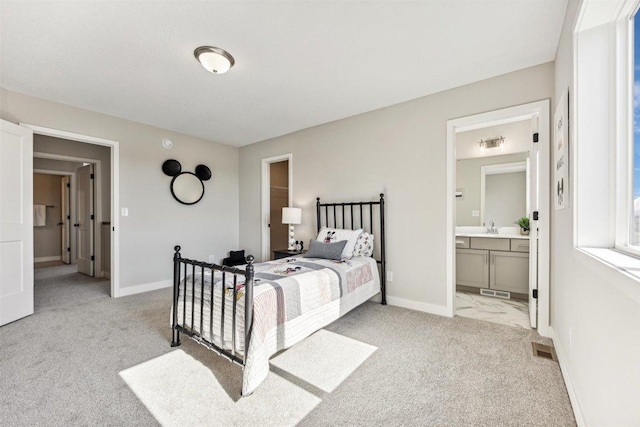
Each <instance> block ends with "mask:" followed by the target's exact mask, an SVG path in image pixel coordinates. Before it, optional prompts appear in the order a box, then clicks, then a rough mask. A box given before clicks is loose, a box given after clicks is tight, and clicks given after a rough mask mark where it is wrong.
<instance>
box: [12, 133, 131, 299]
mask: <svg viewBox="0 0 640 427" xmlns="http://www.w3.org/2000/svg"><path fill="white" fill-rule="evenodd" d="M20 126H24V127H26V128H28V129H31V130H32V131H33V133H34V134H37V135H45V136H52V137H55V138H60V139H69V140H71V141H78V142H84V143H87V144H93V145H102V146H105V147H109V148H110V149H111V150H110V151H111V269H110V273H109V277H110V281H111V297H112V298H117V297H118V296H120V217H119V215H118V213H119V212H120V143H119V142H118V141H113V140H110V139H104V138H98V137H95V136H89V135H82V134H79V133H73V132H67V131H63V130H58V129H53V128H48V127H43V126H38V125H33V124H28V123H20ZM38 154H39V155H42V156H48V157H44V158H49V159H54V160H55V159H57V160H69V159H72V161H82V162H87V163H96V171H95V175H96V177H97V178H98V179H100V168H99V166H98V165H99V163H100V162H99V161H98V160H95V159H82V158H79V157H72V156H64V155H57V154H50V153H38ZM34 156H35V153H34ZM75 159H80V160H75ZM95 184H96V187H97V190H96V210H97V212H96V214H97V215H96V218H97V221H96V223H98V224H102V209H101V208H102V200H101V196H102V189H101V188H100V187H101V186H100V185H99V181H96V182H95ZM96 228H97V229H100V228H99V227H96ZM95 234H96V236H97V238H98V240H96V241H95V244H96V250H100V251H102V247H101V244H100V245H99V243H101V234H102V233H99V232H96V233H95ZM96 258H97V259H96V269H97V266H98V265H99V266H100V269H99V272H100V274H102V259H100V258H101V257H100V258H99V257H98V256H97V252H96Z"/></svg>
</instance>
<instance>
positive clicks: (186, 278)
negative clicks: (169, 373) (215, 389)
mask: <svg viewBox="0 0 640 427" xmlns="http://www.w3.org/2000/svg"><path fill="white" fill-rule="evenodd" d="M174 249H175V253H174V255H173V315H172V320H171V329H172V341H171V347H176V346H179V345H180V333H183V334H185V335H187V336H188V337H190V338H191V339H193V340H195V341H196V342H198V343H200V344H202V345H204V346H205V347H208V348H210V349H212V350H214V351H216V352H217V353H218V354H220V355H222V356H225V357H227V358H228V359H229V360H231V361H233V362H236V363H238V364H240V365H242V366H244V365H245V363H246V354H247V351H248V349H249V344H250V341H251V330H252V327H253V275H254V267H253V261H254V257H253V256H252V255H249V256H248V257H247V267H246V269H244V270H242V269H239V268H235V267H226V266H220V265H216V264H210V263H206V262H202V261H196V260H192V259H187V258H182V257H181V256H180V246H176V247H175V248H174ZM207 270H209V271H210V273H211V302H210V304H209V338H210V339H206V338H205V337H204V335H205V334H204V329H203V327H204V322H205V320H204V313H205V304H204V288H205V273H206V271H207ZM216 271H219V272H221V273H222V286H220V290H219V292H221V296H222V298H221V306H220V316H221V318H220V331H219V333H220V335H219V336H220V345H219V346H218V345H216V344H214V343H213V324H214V322H213V318H214V313H213V311H214V310H213V308H214V302H213V301H214V295H213V292H214V290H215V288H214V282H215V279H214V274H215V272H216ZM197 273H200V274H201V276H200V277H201V279H200V286H197V285H196V274H197ZM228 274H230V275H232V276H233V303H232V304H231V307H225V305H226V295H225V293H226V292H227V290H228V289H227V280H226V278H227V275H228ZM238 276H243V277H244V331H242V333H243V335H244V351H243V352H242V353H240V352H239V351H238V349H237V348H236V330H237V328H236V319H237V305H238V301H239V298H238V292H239V291H238V289H237V284H238ZM189 282H191V283H189ZM189 286H190V287H191V301H187V289H188V287H189ZM180 295H183V296H184V297H183V298H182V319H181V320H182V321H181V322H180V319H178V303H179V300H180ZM196 295H200V316H199V317H200V318H199V319H197V318H195V313H196V310H195V306H196V300H195V297H196ZM187 304H190V305H191V318H190V319H189V320H190V325H191V327H188V326H187ZM225 310H231V311H232V313H231V319H232V320H231V343H232V344H231V351H229V350H228V349H225V348H224V341H225V340H224V337H225V335H224V331H225ZM198 321H199V322H198ZM194 325H199V326H200V327H199V328H198V329H196V328H195V327H194Z"/></svg>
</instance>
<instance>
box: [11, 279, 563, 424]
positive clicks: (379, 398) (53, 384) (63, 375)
mask: <svg viewBox="0 0 640 427" xmlns="http://www.w3.org/2000/svg"><path fill="white" fill-rule="evenodd" d="M62 269H64V267H62ZM62 273H63V274H61V275H58V274H57V273H56V271H55V268H53V267H52V268H50V269H48V268H42V269H38V270H37V271H36V275H37V279H38V282H37V286H36V313H35V314H34V315H33V316H30V317H28V318H25V319H22V320H20V321H17V322H14V323H12V324H9V325H6V326H4V327H2V328H0V342H1V343H2V346H1V347H0V378H2V381H0V396H1V398H0V399H2V402H1V404H0V420H2V425H3V426H11V427H13V426H40V425H42V426H57V425H59V426H74V425H82V426H85V425H117V426H128V425H136V426H141V425H142V426H145V425H167V426H170V425H183V426H187V425H211V426H225V425H293V424H299V425H331V426H334V425H350V426H351V425H385V426H387V425H398V426H400V425H404V426H406V425H443V426H458V425H459V426H497V425H500V426H503V425H507V426H508V425H513V426H540V425H544V426H572V425H575V421H574V418H573V415H572V411H571V406H570V404H569V400H568V397H567V393H566V390H565V387H564V384H563V382H562V376H561V373H560V369H559V367H558V364H557V363H555V362H553V361H550V360H546V359H541V358H536V357H534V356H533V355H532V350H531V341H532V340H536V341H541V342H548V341H547V340H543V339H541V338H540V337H538V336H537V334H536V333H535V332H534V331H527V330H519V329H516V328H513V327H508V326H503V325H498V324H493V323H488V322H481V321H477V320H471V319H466V318H461V317H457V318H455V319H448V318H443V317H439V316H433V315H428V314H425V313H420V312H416V311H411V310H405V309H400V308H397V307H390V306H387V307H383V306H381V305H379V304H374V303H366V304H364V305H363V306H361V307H358V308H357V309H355V310H354V311H352V312H351V313H349V314H347V315H346V316H344V317H343V318H341V319H340V320H338V321H337V322H334V323H333V324H331V325H329V326H328V327H327V328H325V330H324V331H321V332H320V333H317V334H315V335H313V336H312V337H310V338H309V339H307V340H305V341H303V342H302V343H300V345H298V346H295V347H293V348H292V349H290V350H288V351H286V352H283V353H281V354H280V355H279V356H278V357H276V358H274V359H272V369H271V373H270V375H269V377H268V378H267V380H266V381H265V382H264V383H263V384H262V385H261V386H260V387H259V388H258V390H256V392H255V393H254V394H253V395H251V396H250V397H248V398H240V395H239V392H240V385H241V375H242V371H241V369H240V367H238V366H236V365H233V364H231V363H230V362H228V361H227V360H226V359H224V358H222V357H220V356H218V355H216V354H215V353H213V352H211V351H209V350H208V349H206V348H204V347H202V346H200V345H198V344H197V343H194V342H192V341H190V340H188V339H185V340H184V344H183V345H182V346H181V347H179V348H177V349H175V348H174V349H172V348H170V347H169V341H170V330H169V328H168V318H169V309H170V300H171V290H170V289H165V290H161V291H156V292H150V293H146V294H141V295H134V296H130V297H125V298H119V299H111V298H109V297H108V296H107V295H108V282H105V281H99V280H95V279H89V278H86V277H81V275H78V274H77V273H72V272H69V271H66V272H64V271H63V272H62Z"/></svg>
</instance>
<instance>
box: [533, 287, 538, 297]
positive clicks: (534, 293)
mask: <svg viewBox="0 0 640 427" xmlns="http://www.w3.org/2000/svg"><path fill="white" fill-rule="evenodd" d="M533 297H534V298H535V299H538V290H537V289H534V290H533Z"/></svg>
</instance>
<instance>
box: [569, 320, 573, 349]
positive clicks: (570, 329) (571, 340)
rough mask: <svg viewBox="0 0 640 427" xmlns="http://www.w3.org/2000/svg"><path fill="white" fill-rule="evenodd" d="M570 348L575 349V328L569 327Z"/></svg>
mask: <svg viewBox="0 0 640 427" xmlns="http://www.w3.org/2000/svg"><path fill="white" fill-rule="evenodd" d="M569 347H573V328H572V327H571V325H569Z"/></svg>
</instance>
